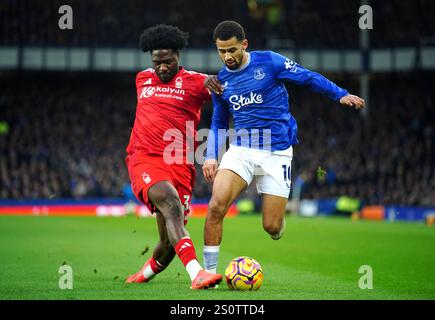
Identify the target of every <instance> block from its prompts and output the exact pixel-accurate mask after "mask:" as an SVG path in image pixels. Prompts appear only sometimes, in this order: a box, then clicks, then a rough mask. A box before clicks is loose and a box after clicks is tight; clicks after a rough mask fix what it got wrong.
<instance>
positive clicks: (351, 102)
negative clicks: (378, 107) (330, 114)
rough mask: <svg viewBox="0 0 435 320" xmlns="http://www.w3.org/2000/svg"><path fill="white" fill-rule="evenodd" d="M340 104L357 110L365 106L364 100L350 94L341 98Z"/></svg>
mask: <svg viewBox="0 0 435 320" xmlns="http://www.w3.org/2000/svg"><path fill="white" fill-rule="evenodd" d="M340 103H341V104H342V105H345V106H348V107H354V108H355V109H361V108H363V107H364V104H365V102H364V99H362V98H360V97H358V96H355V95H353V94H348V95H347V96H344V97H341V99H340Z"/></svg>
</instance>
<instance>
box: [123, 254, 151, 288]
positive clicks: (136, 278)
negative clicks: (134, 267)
mask: <svg viewBox="0 0 435 320" xmlns="http://www.w3.org/2000/svg"><path fill="white" fill-rule="evenodd" d="M150 260H151V258H150V259H148V261H147V262H145V264H144V265H143V267H142V269H140V271H138V272H136V273H135V274H132V275H131V276H129V277H128V278H127V280H125V282H126V283H142V282H148V281H150V280H151V279H147V278H145V276H144V275H143V271H144V270H145V268H146V267H147V266H148V265H149V264H150Z"/></svg>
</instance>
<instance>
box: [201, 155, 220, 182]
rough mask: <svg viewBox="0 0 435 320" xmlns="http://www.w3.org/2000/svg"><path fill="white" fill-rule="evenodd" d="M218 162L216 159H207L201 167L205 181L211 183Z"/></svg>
mask: <svg viewBox="0 0 435 320" xmlns="http://www.w3.org/2000/svg"><path fill="white" fill-rule="evenodd" d="M217 168H218V162H217V160H216V159H208V160H206V161H205V162H204V165H203V166H202V173H203V174H204V178H205V181H207V182H209V183H212V182H213V180H214V177H215V176H216V172H217Z"/></svg>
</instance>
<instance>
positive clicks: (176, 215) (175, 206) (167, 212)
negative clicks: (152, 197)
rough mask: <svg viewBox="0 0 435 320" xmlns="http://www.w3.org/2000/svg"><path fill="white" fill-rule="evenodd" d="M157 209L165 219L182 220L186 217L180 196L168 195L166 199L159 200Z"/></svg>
mask: <svg viewBox="0 0 435 320" xmlns="http://www.w3.org/2000/svg"><path fill="white" fill-rule="evenodd" d="M155 205H156V207H157V208H158V209H159V211H160V212H161V213H162V214H163V216H164V217H165V219H169V220H171V219H177V220H178V219H180V217H182V216H183V215H184V212H183V207H182V206H181V202H180V199H179V198H178V195H173V194H167V195H166V196H165V197H164V198H162V199H159V201H158V204H156V203H155Z"/></svg>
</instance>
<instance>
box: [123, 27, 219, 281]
mask: <svg viewBox="0 0 435 320" xmlns="http://www.w3.org/2000/svg"><path fill="white" fill-rule="evenodd" d="M187 38H188V34H187V33H185V32H183V31H181V30H180V29H178V28H177V27H174V26H168V25H157V26H154V27H151V28H148V29H146V30H145V31H144V33H143V34H142V35H141V37H140V47H141V49H142V50H143V52H148V51H150V53H151V59H152V64H153V68H149V69H146V70H144V71H142V72H139V73H138V74H137V77H136V94H137V108H136V117H135V122H134V127H133V130H132V132H131V136H130V142H129V145H128V147H127V154H128V155H127V157H126V164H127V168H128V173H129V176H130V180H131V185H132V189H133V192H134V194H135V195H136V197H137V198H138V199H139V200H140V201H141V202H142V203H144V204H145V205H147V206H148V208H149V209H150V210H151V212H154V213H155V214H156V218H157V219H156V220H157V225H158V231H159V236H160V240H159V242H158V244H157V246H156V248H155V249H154V251H153V255H152V257H151V258H150V259H149V260H148V261H147V262H146V263H145V265H144V266H143V267H142V268H141V270H140V271H138V272H137V273H135V274H133V275H131V276H129V277H128V278H127V280H126V282H128V283H138V282H148V281H150V280H151V279H152V278H153V277H154V276H155V275H156V274H158V273H159V272H162V271H163V270H164V269H165V268H166V267H167V266H168V265H169V263H170V262H171V261H172V259H173V258H174V257H175V255H178V257H179V258H180V260H181V262H182V263H183V264H184V266H185V267H186V271H187V272H188V274H189V276H190V279H191V281H192V284H191V288H192V289H207V288H209V287H213V286H215V285H216V284H218V283H220V282H221V281H222V275H219V274H217V275H216V274H211V273H208V272H206V271H205V270H203V269H202V267H201V266H200V264H199V262H198V260H197V257H196V253H195V247H194V245H193V243H192V240H191V239H190V237H189V233H188V232H187V230H186V228H185V224H186V222H187V220H186V215H187V214H188V212H189V206H190V199H191V195H192V188H193V183H194V180H195V167H194V164H193V163H189V161H186V158H187V154H188V153H189V152H192V148H193V149H194V148H195V146H194V143H189V141H192V139H194V135H195V131H196V127H197V125H198V122H199V119H200V115H201V108H202V106H203V104H204V102H205V101H207V100H209V99H210V97H211V95H210V91H209V90H208V89H207V88H206V87H205V83H206V79H207V75H205V74H201V73H196V72H192V71H187V70H185V69H184V68H183V67H181V66H179V57H180V50H181V49H183V48H184V47H185V46H186V45H187ZM189 124H190V127H191V129H192V130H189V129H188V128H189ZM192 124H193V127H192ZM175 133H178V135H179V137H178V138H180V139H176V141H174V135H175V136H176V134H175ZM181 138H182V139H181ZM177 141H178V143H177ZM190 162H192V161H190Z"/></svg>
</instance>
